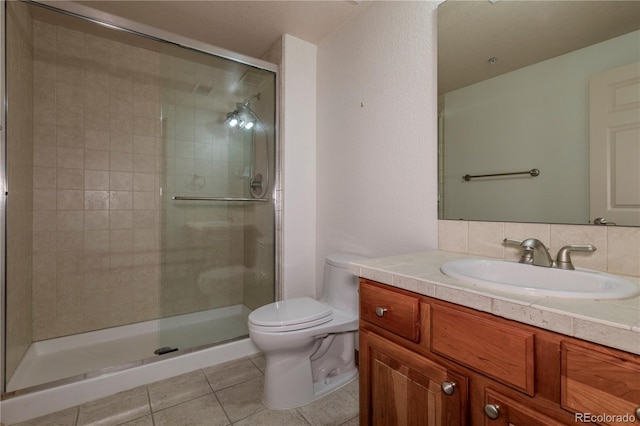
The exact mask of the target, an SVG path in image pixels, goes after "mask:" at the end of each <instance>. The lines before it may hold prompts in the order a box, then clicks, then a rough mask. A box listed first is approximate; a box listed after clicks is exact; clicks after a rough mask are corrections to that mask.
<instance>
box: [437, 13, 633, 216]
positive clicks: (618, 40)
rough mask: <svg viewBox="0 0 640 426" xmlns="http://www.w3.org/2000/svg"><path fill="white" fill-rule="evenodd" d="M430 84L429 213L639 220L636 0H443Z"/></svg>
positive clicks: (441, 214) (440, 214) (439, 14)
mask: <svg viewBox="0 0 640 426" xmlns="http://www.w3.org/2000/svg"><path fill="white" fill-rule="evenodd" d="M622 69H625V70H626V71H624V72H623V71H620V70H622ZM438 90H439V106H438V110H439V217H440V219H464V220H480V221H501V222H541V223H565V224H588V223H593V222H594V220H595V219H596V218H604V219H605V222H608V223H616V224H618V225H626V226H640V130H639V129H640V109H639V108H640V2H637V1H615V2H606V1H552V2H547V1H513V0H502V1H498V2H495V3H491V2H489V1H456V0H448V1H446V2H444V3H442V4H441V5H440V6H439V7H438ZM533 169H537V170H539V174H538V175H536V176H534V175H533V174H530V173H529V171H531V170H533ZM466 175H469V176H471V178H470V179H468V180H466V179H464V177H465V176H466ZM473 176H479V177H477V178H476V177H473Z"/></svg>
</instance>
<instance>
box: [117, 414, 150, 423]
mask: <svg viewBox="0 0 640 426" xmlns="http://www.w3.org/2000/svg"><path fill="white" fill-rule="evenodd" d="M120 426H153V418H152V417H151V414H149V415H147V416H144V417H140V418H139V419H135V420H131V421H130V422H127V423H122V424H121V425H120Z"/></svg>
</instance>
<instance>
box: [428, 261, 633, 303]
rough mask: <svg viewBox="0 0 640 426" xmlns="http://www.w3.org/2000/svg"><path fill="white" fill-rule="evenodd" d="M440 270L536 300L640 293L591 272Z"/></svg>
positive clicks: (517, 267)
mask: <svg viewBox="0 0 640 426" xmlns="http://www.w3.org/2000/svg"><path fill="white" fill-rule="evenodd" d="M440 270H441V271H442V272H443V273H444V274H446V275H448V276H450V277H453V278H457V279H459V280H461V281H466V282H469V283H472V284H476V285H478V286H481V287H484V288H487V289H493V290H501V291H507V292H512V293H519V294H528V295H532V296H553V297H566V298H572V299H624V298H626V297H632V296H635V295H637V294H638V293H640V288H638V286H637V285H636V284H634V283H633V282H631V281H629V280H626V279H624V278H620V277H617V276H615V275H611V274H607V273H604V272H598V271H592V270H589V269H579V268H578V269H576V270H575V271H567V270H563V269H557V268H545V267H542V266H533V265H527V264H523V263H518V262H512V261H507V260H486V259H463V260H454V261H451V262H446V263H444V264H443V265H442V266H441V267H440Z"/></svg>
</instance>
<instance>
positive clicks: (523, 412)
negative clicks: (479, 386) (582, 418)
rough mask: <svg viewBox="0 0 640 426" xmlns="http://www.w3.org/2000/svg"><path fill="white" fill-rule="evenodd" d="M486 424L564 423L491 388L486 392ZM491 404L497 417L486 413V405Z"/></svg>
mask: <svg viewBox="0 0 640 426" xmlns="http://www.w3.org/2000/svg"><path fill="white" fill-rule="evenodd" d="M485 403H486V405H485V421H484V424H485V426H562V425H564V423H561V422H558V421H556V420H554V419H552V418H550V417H548V416H545V415H544V414H542V413H540V412H539V411H538V410H535V409H533V408H529V407H527V406H525V405H524V404H521V403H519V402H517V401H514V400H512V399H511V398H507V397H506V396H504V395H501V394H499V393H498V392H495V391H493V390H491V389H487V390H486V392H485ZM488 405H491V406H492V407H491V408H493V410H488V411H489V412H490V413H492V414H497V417H496V418H491V417H490V416H489V414H486V411H487V409H486V407H487V406H488Z"/></svg>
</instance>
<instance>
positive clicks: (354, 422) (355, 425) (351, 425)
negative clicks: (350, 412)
mask: <svg viewBox="0 0 640 426" xmlns="http://www.w3.org/2000/svg"><path fill="white" fill-rule="evenodd" d="M340 426H360V416H356V417H354V418H352V419H351V420H349V421H348V422H345V423H342V424H341V425H340Z"/></svg>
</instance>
